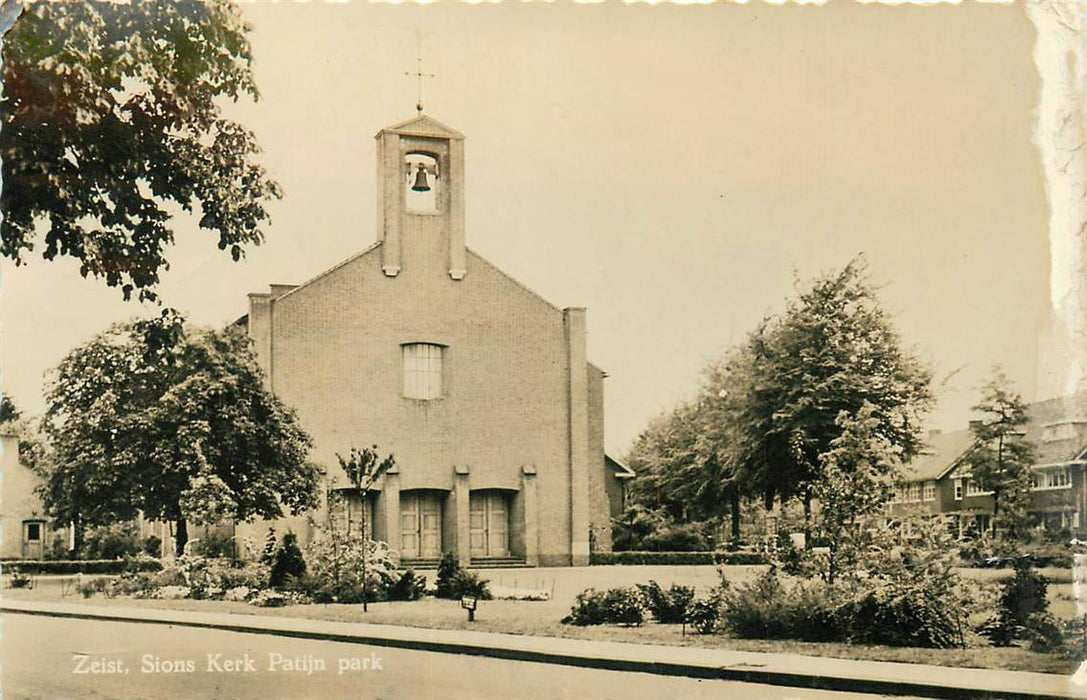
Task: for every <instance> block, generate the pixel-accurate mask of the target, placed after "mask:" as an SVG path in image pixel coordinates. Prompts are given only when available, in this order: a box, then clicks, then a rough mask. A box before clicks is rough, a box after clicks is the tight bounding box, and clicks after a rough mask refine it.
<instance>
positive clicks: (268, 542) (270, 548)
mask: <svg viewBox="0 0 1087 700" xmlns="http://www.w3.org/2000/svg"><path fill="white" fill-rule="evenodd" d="M277 549H279V541H278V540H277V539H276V529H275V528H274V527H270V528H268V534H266V535H265V536H264V551H263V552H261V555H260V560H261V562H263V563H265V564H267V565H268V566H271V565H272V564H273V563H275V560H276V550H277Z"/></svg>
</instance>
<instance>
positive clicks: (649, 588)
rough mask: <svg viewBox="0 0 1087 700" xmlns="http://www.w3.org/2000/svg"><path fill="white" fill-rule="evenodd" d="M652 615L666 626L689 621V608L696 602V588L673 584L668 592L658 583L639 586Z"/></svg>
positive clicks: (653, 582) (651, 582)
mask: <svg viewBox="0 0 1087 700" xmlns="http://www.w3.org/2000/svg"><path fill="white" fill-rule="evenodd" d="M638 590H639V591H640V592H641V594H642V597H643V598H644V600H645V605H646V608H648V610H649V612H650V614H652V615H653V617H654V618H655V619H656V620H657V622H660V623H661V624H666V625H678V624H680V623H682V622H684V621H685V620H686V619H687V608H688V607H689V606H690V605H691V602H692V601H693V600H694V588H692V587H691V586H679V585H677V584H674V583H673V584H672V585H671V586H670V587H669V588H668V589H667V590H665V589H663V588H661V586H660V584H659V583H657V582H656V581H650V582H649V583H648V584H638Z"/></svg>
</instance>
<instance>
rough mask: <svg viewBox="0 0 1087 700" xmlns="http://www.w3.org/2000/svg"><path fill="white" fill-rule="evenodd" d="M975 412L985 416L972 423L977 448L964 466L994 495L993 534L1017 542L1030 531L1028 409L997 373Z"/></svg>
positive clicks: (980, 485) (1031, 461)
mask: <svg viewBox="0 0 1087 700" xmlns="http://www.w3.org/2000/svg"><path fill="white" fill-rule="evenodd" d="M973 408H974V410H975V411H978V412H980V413H981V414H982V415H983V416H984V417H983V418H982V419H981V420H980V421H975V422H973V423H971V425H970V430H971V431H972V432H973V433H974V439H975V444H974V448H973V449H972V450H971V451H970V453H969V454H968V455H967V457H966V459H965V462H966V464H967V465H969V468H970V475H971V476H970V478H971V480H972V481H973V482H974V483H975V484H976V485H977V486H979V487H980V488H981V489H982V490H985V491H992V493H993V521H992V528H993V534H994V535H996V534H998V531H1001V530H1002V533H1001V534H1004V535H1006V536H1008V537H1009V538H1015V537H1018V536H1019V535H1021V534H1022V531H1023V528H1025V527H1026V517H1027V513H1026V510H1027V501H1028V499H1029V498H1030V488H1031V471H1030V467H1031V465H1032V464H1033V463H1034V446H1033V445H1032V444H1031V443H1030V442H1029V441H1028V440H1027V438H1026V430H1025V428H1026V424H1027V421H1028V416H1027V406H1026V403H1025V402H1024V401H1023V397H1022V396H1020V395H1019V394H1018V393H1016V392H1015V391H1014V390H1013V389H1012V388H1011V385H1010V383H1009V381H1008V378H1007V377H1006V376H1005V375H1004V373H1003V372H1002V371H1000V370H999V369H996V370H994V372H993V377H992V378H991V379H990V380H989V382H988V383H987V384H986V385H985V388H984V390H983V393H982V398H981V402H980V403H978V404H977V405H975V406H974V407H973Z"/></svg>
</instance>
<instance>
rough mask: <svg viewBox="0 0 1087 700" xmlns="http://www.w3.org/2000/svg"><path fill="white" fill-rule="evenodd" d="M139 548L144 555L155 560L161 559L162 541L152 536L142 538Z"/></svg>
mask: <svg viewBox="0 0 1087 700" xmlns="http://www.w3.org/2000/svg"><path fill="white" fill-rule="evenodd" d="M140 548H141V549H142V550H143V552H144V554H147V555H148V556H152V557H155V558H158V557H161V556H162V539H161V538H158V537H155V536H154V535H149V536H147V537H145V538H143V541H142V542H141V543H140Z"/></svg>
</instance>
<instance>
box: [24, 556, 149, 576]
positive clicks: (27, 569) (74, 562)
mask: <svg viewBox="0 0 1087 700" xmlns="http://www.w3.org/2000/svg"><path fill="white" fill-rule="evenodd" d="M3 566H4V568H5V569H6V568H8V567H13V566H17V567H18V568H19V570H20V571H22V572H24V573H27V574H120V573H123V572H124V571H125V570H127V569H131V568H132V567H138V568H139V570H140V571H158V570H160V569H161V568H162V562H160V561H158V560H157V559H141V558H139V557H136V558H133V559H130V560H128V561H125V560H122V559H104V560H103V559H96V560H87V559H69V560H66V559H47V560H44V561H42V560H36V559H16V560H12V561H5V562H3Z"/></svg>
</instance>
